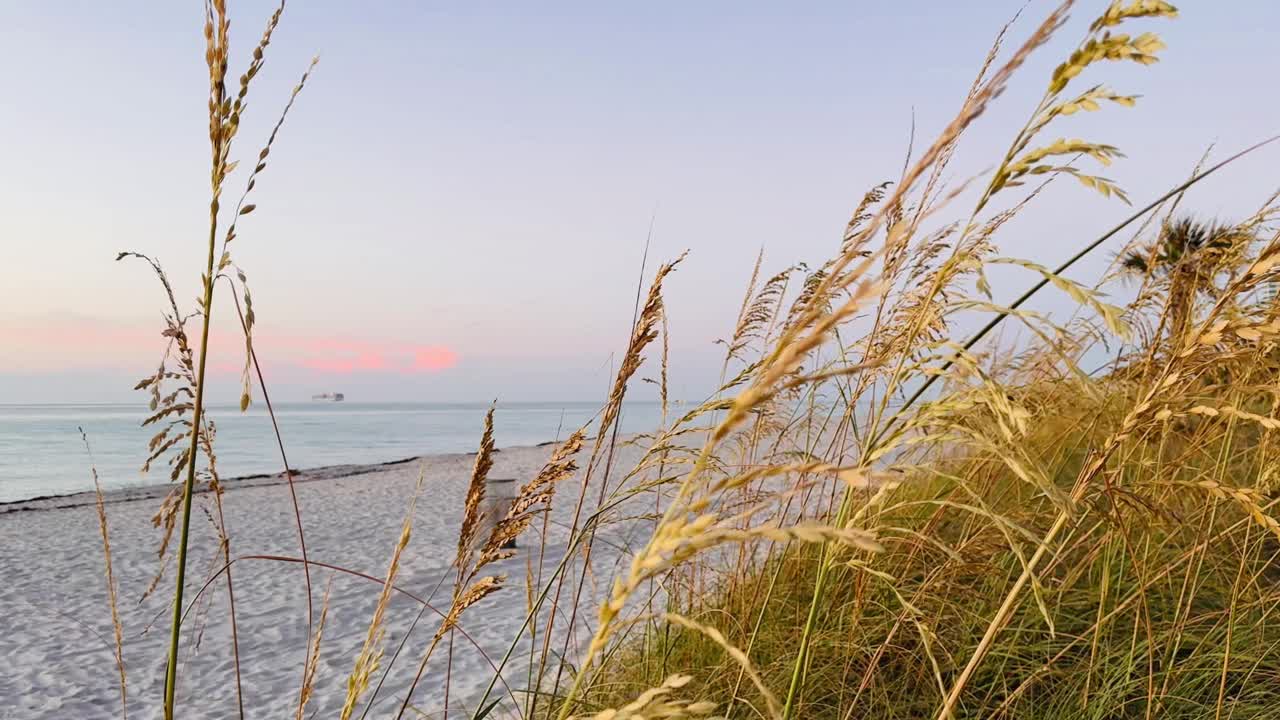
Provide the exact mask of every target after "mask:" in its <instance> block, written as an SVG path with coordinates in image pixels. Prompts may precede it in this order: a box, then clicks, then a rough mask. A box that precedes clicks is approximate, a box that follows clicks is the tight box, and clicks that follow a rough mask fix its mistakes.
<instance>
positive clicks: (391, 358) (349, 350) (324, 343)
mask: <svg viewBox="0 0 1280 720" xmlns="http://www.w3.org/2000/svg"><path fill="white" fill-rule="evenodd" d="M295 340H299V341H301V342H299V343H298V344H299V345H301V347H300V348H297V349H298V350H300V351H301V354H302V356H303V357H302V358H301V360H300V361H299V364H300V365H301V366H303V367H305V368H308V369H311V370H315V371H317V372H324V373H341V374H348V373H354V372H393V373H406V374H417V373H431V372H439V371H441V370H447V369H449V368H451V367H454V366H455V365H457V364H458V354H457V353H456V352H454V351H453V350H452V349H451V348H448V347H445V346H443V345H413V344H408V343H398V342H374V341H366V340H348V339H342V338H312V339H303V338H297V339H295Z"/></svg>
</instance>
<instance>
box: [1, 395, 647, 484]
mask: <svg viewBox="0 0 1280 720" xmlns="http://www.w3.org/2000/svg"><path fill="white" fill-rule="evenodd" d="M487 408H488V406H487V405H486V404H480V403H477V404H439V403H421V404H409V403H405V404H400V403H396V404H372V403H356V402H349V401H348V402H325V401H316V402H309V403H283V404H279V405H277V406H276V418H277V419H278V421H279V423H280V434H281V436H282V437H283V438H284V443H285V450H286V451H287V452H288V454H289V464H290V465H291V466H292V467H294V468H295V469H303V468H313V467H319V466H323V465H342V464H371V463H378V462H385V461H387V460H397V459H401V458H406V457H412V456H415V455H425V454H433V453H449V452H472V451H474V450H475V449H476V446H477V445H478V444H479V442H480V433H481V430H482V428H483V425H484V413H485V410H486V409H487ZM598 409H599V405H598V404H595V403H506V404H500V405H499V406H498V410H497V412H496V413H495V415H494V440H495V443H496V445H497V446H498V447H499V448H501V447H512V446H518V445H535V444H537V443H540V442H545V441H548V440H554V439H555V438H556V437H557V436H559V437H563V436H564V435H566V434H568V432H569V431H571V430H572V429H574V428H576V427H578V426H580V425H582V424H583V423H585V422H586V421H587V420H589V419H590V418H591V417H592V416H593V415H594V414H595V412H596V411H597V410H598ZM146 415H147V408H146V406H145V405H0V502H12V501H14V500H25V499H29V498H33V497H40V496H44V495H65V494H69V493H76V492H82V491H86V490H92V489H93V476H92V474H91V471H90V468H91V466H92V467H96V468H97V470H98V477H99V478H100V480H101V482H102V485H103V487H104V488H119V487H129V486H137V485H147V484H158V483H160V484H162V483H166V482H168V479H169V475H168V467H167V466H166V465H162V464H159V463H157V464H156V465H155V466H154V467H153V468H152V470H151V472H150V473H148V474H145V475H144V474H142V473H141V472H139V468H140V467H141V465H142V461H143V460H144V459H146V455H147V452H146V450H147V441H148V440H149V439H150V438H151V436H152V435H154V434H155V432H156V428H151V427H147V428H143V427H141V426H140V425H139V423H140V422H141V421H142V419H143V418H145V417H146ZM209 417H210V418H212V419H213V420H214V422H215V423H216V424H217V429H218V435H217V443H216V450H217V453H218V469H219V471H220V473H221V475H222V476H223V477H227V478H230V477H236V476H241V475H252V474H257V473H274V472H279V471H280V470H281V468H282V466H281V463H280V459H279V449H278V448H277V447H276V444H275V436H274V435H273V434H272V431H271V421H270V418H269V417H268V416H267V413H266V409H265V408H264V407H259V406H255V407H253V408H250V409H249V411H248V412H247V413H244V414H241V413H240V412H239V409H238V408H234V407H212V408H210V409H209ZM659 418H660V407H659V405H658V404H657V403H627V405H626V407H625V408H624V409H623V414H622V419H621V425H620V427H621V430H622V432H624V433H630V432H642V431H649V430H653V429H654V428H656V427H657V426H658V424H659ZM77 428H84V431H85V434H86V435H87V436H88V439H89V445H90V447H91V448H92V451H93V457H92V461H91V460H90V457H89V454H88V452H86V450H85V445H84V442H83V440H82V439H81V437H80V431H79V430H78V429H77Z"/></svg>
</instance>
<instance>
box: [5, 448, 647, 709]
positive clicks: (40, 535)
mask: <svg viewBox="0 0 1280 720" xmlns="http://www.w3.org/2000/svg"><path fill="white" fill-rule="evenodd" d="M552 449H553V447H552V445H551V444H550V443H545V444H543V445H540V446H535V447H512V448H503V449H501V451H500V452H498V453H496V454H495V455H494V467H493V470H492V471H491V472H490V478H494V479H497V478H514V479H516V480H517V481H519V482H524V481H526V480H528V479H529V478H531V477H532V476H533V475H534V474H536V473H537V471H538V469H539V468H540V467H541V466H542V465H543V464H544V463H545V462H546V460H547V458H548V457H549V455H550V453H551V451H552ZM637 458H638V450H637V449H635V448H634V447H631V446H626V445H620V447H619V449H618V452H617V453H616V454H615V457H614V467H618V468H623V469H629V468H631V467H633V466H634V464H635V461H636V459H637ZM474 459H475V456H474V454H465V453H455V454H441V455H429V456H423V457H420V458H411V459H405V460H400V461H396V462H391V463H386V464H381V465H371V466H370V465H364V466H356V465H348V466H333V467H326V468H319V469H314V470H303V471H300V472H299V473H297V474H296V475H295V482H294V487H295V489H296V492H297V498H298V505H299V507H300V508H301V513H302V522H303V527H304V529H305V532H306V542H307V550H308V553H309V556H310V559H311V560H312V561H313V562H322V563H328V564H332V565H336V566H340V567H343V568H347V569H350V570H354V571H358V572H362V573H366V574H368V575H372V576H374V577H377V578H382V577H383V576H384V575H385V573H386V569H387V564H388V561H389V559H390V557H391V554H392V551H393V549H394V546H395V543H396V540H397V538H398V537H399V535H400V530H401V525H402V522H403V520H404V518H405V515H406V512H407V510H408V507H409V501H410V499H411V498H412V496H413V494H414V487H415V484H416V483H417V481H418V479H419V476H420V475H421V476H422V478H423V490H422V493H421V495H420V497H419V498H418V501H417V508H416V513H415V517H414V522H413V531H412V536H411V539H410V542H409V545H408V547H407V549H406V550H405V553H404V556H403V558H402V563H401V568H400V575H399V577H398V579H397V581H396V585H397V586H398V587H400V588H402V589H404V590H407V591H409V592H411V593H414V594H416V595H418V596H420V597H423V598H426V597H428V596H430V597H431V598H432V599H431V604H432V605H433V606H435V607H436V608H438V609H440V610H445V609H447V606H448V604H449V597H450V593H451V588H452V579H453V573H454V571H453V569H452V567H451V563H452V560H453V558H454V555H455V553H456V547H457V531H458V528H459V523H460V519H461V515H462V508H463V499H464V496H465V493H466V487H467V482H468V479H469V477H470V474H471V470H472V465H473V463H474ZM580 462H582V463H583V464H585V452H584V457H583V458H581V459H580ZM581 472H582V471H581V470H580V471H579V473H578V476H577V477H575V478H573V479H570V480H568V481H566V482H564V483H562V484H561V486H560V488H559V492H558V494H557V497H556V499H555V502H554V504H553V508H552V512H551V514H550V523H549V525H548V531H547V533H548V542H547V551H546V556H545V557H544V558H543V567H544V568H545V569H546V570H545V571H546V572H549V571H550V570H552V569H554V567H555V565H556V563H558V562H559V561H560V559H561V558H562V557H563V553H564V550H565V545H566V539H567V536H568V527H567V526H568V524H569V523H570V521H571V519H572V514H573V505H574V502H575V501H576V499H577V496H578V491H579V487H580V485H579V484H578V483H579V479H580V477H581ZM594 483H595V480H594V479H593V485H594ZM226 486H227V490H226V491H225V493H224V495H223V503H224V508H225V514H226V521H227V526H228V531H229V535H230V547H231V555H232V557H240V556H246V555H277V556H287V557H298V556H299V555H300V553H299V546H298V529H297V525H296V520H295V516H294V509H293V505H292V504H291V501H290V490H289V485H288V483H287V482H286V481H285V480H284V478H283V476H282V475H269V476H259V477H254V478H248V479H241V480H233V481H228V482H227V483H226ZM165 490H167V487H166V486H161V487H151V488H134V489H126V490H112V491H109V492H108V493H106V494H105V496H104V499H105V507H106V512H107V518H108V523H109V529H110V541H111V550H112V561H113V570H114V574H115V578H116V581H117V584H118V592H119V595H118V597H119V607H120V615H121V624H122V626H123V634H124V663H125V667H126V671H127V679H128V683H127V691H128V711H129V713H128V714H129V717H130V718H159V717H161V699H162V696H163V684H164V673H165V652H166V648H167V643H168V634H169V626H170V612H171V605H170V602H169V600H170V598H171V596H172V592H173V582H174V580H173V571H172V567H170V568H169V569H168V571H166V574H165V576H164V578H163V579H162V580H161V581H160V583H159V585H158V587H157V589H156V590H155V592H154V593H153V594H151V595H150V596H148V597H146V598H145V599H143V596H144V593H145V591H146V589H147V587H148V585H149V584H150V583H151V581H152V579H153V578H154V577H155V574H156V571H157V569H158V567H159V565H158V562H157V555H156V550H157V547H158V543H159V540H160V537H161V533H160V531H159V530H158V529H156V528H154V527H153V526H152V522H151V519H152V516H153V515H154V514H155V512H156V510H157V508H158V507H159V505H160V500H161V495H162V494H163V492H164V491H165ZM594 501H595V491H594V489H592V491H591V492H590V493H589V494H588V508H589V509H590V508H592V507H593V506H594ZM212 508H213V504H212V502H210V496H208V495H204V496H201V498H200V500H199V502H198V503H197V504H196V507H195V509H194V510H193V513H192V526H191V527H192V535H191V544H192V548H193V549H192V559H191V561H190V565H189V571H188V574H187V578H188V582H187V583H186V587H187V589H186V599H187V602H188V603H190V602H191V600H192V599H193V598H196V596H197V593H198V592H199V591H200V589H201V587H202V586H203V585H204V584H205V582H206V580H207V578H209V577H210V576H211V575H212V574H213V573H215V572H216V571H218V570H219V569H220V568H221V567H222V566H223V564H224V563H223V562H222V557H221V554H220V553H219V552H218V547H217V535H216V531H215V529H214V524H213V522H212V520H211V516H210V515H209V514H208V513H209V512H212ZM643 524H644V523H643V522H631V523H617V524H613V525H609V526H607V527H606V528H604V529H603V530H602V531H601V533H600V536H599V538H598V540H597V543H596V546H595V547H596V551H595V553H594V555H593V560H592V565H593V571H594V572H593V573H592V575H594V576H595V577H596V578H600V577H606V578H607V577H609V575H610V570H611V568H612V567H613V566H614V565H615V563H617V562H618V561H619V560H620V559H621V558H622V556H623V554H624V552H625V549H626V548H627V547H629V546H633V545H634V544H635V542H636V541H637V540H639V541H643V539H644V537H643V532H642V531H643V530H644V529H645V528H643V527H641V525H643ZM541 525H542V523H541V521H540V520H538V521H535V523H534V526H533V527H531V528H530V530H529V531H528V532H527V533H526V535H525V536H524V537H522V538H521V541H520V544H519V545H520V547H519V554H518V555H517V556H516V557H515V558H512V559H509V560H505V561H502V562H501V564H500V566H499V568H498V569H499V570H501V571H503V572H506V573H507V574H508V575H509V576H510V577H509V580H508V584H507V587H505V588H504V589H502V590H500V591H498V592H497V593H496V594H494V595H491V596H489V597H488V598H486V599H485V600H484V601H482V602H481V603H480V604H479V605H477V606H475V607H473V608H471V610H469V611H468V613H467V614H466V615H465V616H464V618H463V620H462V623H461V628H462V630H464V631H465V633H466V635H465V636H464V635H462V634H459V635H458V636H457V637H456V639H455V645H454V647H455V650H454V660H453V664H452V670H451V675H452V680H451V694H450V703H451V711H450V717H455V716H463V717H465V715H463V714H462V712H461V711H462V710H463V709H466V710H467V711H468V712H469V710H470V709H471V708H472V707H473V703H474V701H475V699H476V698H477V697H478V696H479V694H480V693H482V692H483V690H484V688H485V687H486V686H487V685H488V683H489V680H490V678H491V677H492V674H493V670H492V668H491V666H490V665H489V661H488V660H486V657H485V656H486V655H487V656H488V658H490V659H492V661H493V662H497V661H498V659H500V658H501V657H502V655H503V653H504V652H506V650H507V647H508V643H509V642H510V640H511V638H513V637H515V636H516V635H517V630H518V629H519V628H520V625H521V623H522V622H523V621H524V619H525V614H526V608H527V604H526V588H525V578H526V568H527V567H528V566H527V565H526V563H527V562H529V561H530V558H529V554H530V553H532V554H533V555H534V557H533V558H532V560H533V561H534V566H535V567H534V572H535V573H536V572H537V569H536V561H537V559H538V558H537V553H538V545H539V542H538V538H537V536H536V533H537V532H538V531H540V530H541ZM104 568H105V565H104V555H103V547H102V540H101V535H100V531H99V523H98V515H97V510H96V507H95V497H94V496H93V494H92V493H89V494H80V495H73V496H62V497H53V498H43V499H36V500H28V501H23V502H17V503H7V504H3V505H0V569H2V574H3V577H4V578H5V582H4V583H3V584H0V698H4V700H5V702H4V703H3V704H2V705H0V718H4V720H35V719H36V718H68V719H75V720H94V719H96V718H119V717H121V706H120V690H119V676H118V671H117V669H116V665H115V660H114V650H113V645H114V643H113V641H112V634H113V630H112V622H111V615H110V609H109V604H108V600H107V590H106V579H105V572H104ZM573 577H574V578H576V577H577V575H576V574H575V575H574V576H573ZM589 577H590V576H589ZM232 579H233V583H234V592H235V600H236V621H237V624H238V631H239V636H238V642H239V649H240V676H241V682H242V686H243V697H244V705H245V714H246V716H247V717H254V718H282V717H293V715H294V713H295V710H296V706H297V699H298V691H299V687H300V685H301V681H302V674H303V666H304V660H305V655H306V646H307V604H306V589H305V584H304V574H303V571H302V565H300V564H295V563H287V562H280V561H270V560H254V559H246V560H243V561H239V562H236V563H235V564H234V565H233V567H232ZM331 579H332V586H331V589H330V599H329V606H328V611H327V612H328V615H327V621H326V625H325V631H324V637H323V642H322V645H321V651H320V661H319V671H318V676H317V678H316V690H315V694H314V696H313V698H312V699H311V701H310V704H309V705H308V715H310V714H311V713H312V712H315V713H316V717H336V716H337V714H338V711H339V709H340V708H341V705H342V702H343V699H344V696H345V692H346V680H347V676H348V674H349V673H350V672H351V669H352V664H353V663H354V661H355V658H356V656H357V655H358V653H359V651H360V647H361V645H362V644H363V642H364V640H365V635H366V631H367V629H368V625H369V620H370V617H371V616H372V614H373V610H374V607H375V605H376V601H377V597H378V593H379V590H380V586H379V584H377V583H374V582H370V581H368V580H366V579H361V578H358V577H354V576H351V575H347V574H344V573H340V572H334V571H331V570H328V569H325V568H322V567H313V570H312V582H313V584H314V587H313V597H314V603H315V613H316V615H317V616H318V615H319V613H320V605H321V599H322V596H323V595H324V592H325V587H326V585H327V584H328V583H329V582H330V580H331ZM571 584H572V583H571ZM433 590H434V594H433ZM602 592H604V589H603V588H598V587H593V585H592V582H591V581H590V580H589V581H588V583H587V586H586V588H585V590H584V593H583V596H584V598H592V599H594V598H598V597H600V595H601V593H602ZM420 609H421V605H420V604H419V603H418V602H417V601H415V600H413V599H411V598H409V597H407V596H405V595H403V594H396V595H394V596H393V598H392V601H391V604H390V605H389V608H388V611H387V628H388V632H387V636H386V639H385V647H386V653H387V657H386V658H384V660H383V667H384V668H385V667H386V666H387V664H388V661H389V659H390V657H391V655H392V654H393V653H394V652H395V651H396V647H397V646H398V645H399V643H400V642H401V641H402V639H403V638H404V634H405V631H406V630H407V629H408V628H409V627H410V625H411V624H413V623H414V620H415V618H416V617H417V616H418V614H419V610H420ZM594 614H595V613H594V603H593V602H592V601H588V602H587V603H586V604H585V606H584V608H583V610H582V612H581V615H580V616H584V617H585V618H587V619H588V620H593V619H594ZM228 620H229V612H228V602H227V587H226V584H225V583H224V582H222V581H221V580H219V581H217V582H214V583H212V584H210V585H209V587H208V589H207V590H206V591H205V593H204V594H203V595H200V596H199V601H198V603H197V604H196V609H195V610H194V611H193V612H192V613H191V614H190V615H189V617H188V619H187V620H186V622H185V623H184V627H183V630H184V641H183V646H182V653H183V655H182V657H183V667H182V668H181V670H180V674H179V687H178V708H179V715H180V716H181V717H183V718H228V717H235V716H237V714H238V710H237V693H236V681H235V666H234V659H233V653H232V637H231V629H230V625H229V622H228ZM437 624H438V618H437V617H435V616H433V615H432V613H431V612H430V611H428V612H427V613H426V614H425V615H424V616H423V617H422V619H421V621H420V622H418V624H417V627H416V629H415V630H414V632H413V633H412V634H411V635H410V636H409V639H408V641H407V642H406V643H405V645H404V650H403V655H402V656H401V657H400V658H399V659H397V660H396V661H395V663H394V666H393V668H392V671H391V673H390V674H389V676H388V677H387V679H386V683H385V686H384V687H383V688H382V690H381V691H380V692H379V693H378V695H377V699H376V703H375V705H374V707H373V710H372V711H371V712H370V713H369V716H370V717H387V716H391V717H394V715H395V711H396V710H397V709H398V706H399V702H400V700H401V699H402V698H403V695H404V690H405V689H406V688H407V687H408V684H409V682H410V680H411V678H412V676H413V674H414V672H415V670H416V669H417V666H418V663H419V661H420V659H421V656H422V653H423V652H424V651H425V648H426V646H427V645H428V643H429V642H430V640H431V636H432V634H433V633H434V631H435V628H436V626H437ZM467 636H469V637H470V640H468V639H467ZM472 640H474V642H475V643H476V644H477V645H479V647H480V648H483V650H484V653H483V654H482V653H481V652H480V651H478V650H477V649H476V647H474V646H473V645H472V644H471V641H472ZM524 642H525V643H526V646H524V647H521V648H519V649H518V650H517V653H516V656H515V659H513V661H512V662H511V663H510V664H509V665H508V667H507V670H506V671H505V673H504V676H505V680H506V684H508V685H510V687H511V688H514V689H516V691H517V693H518V691H519V689H521V688H524V687H527V686H528V683H527V680H526V677H527V675H526V674H527V672H528V669H529V668H528V662H527V659H526V658H527V655H526V653H527V650H528V648H527V639H526V640H525V641H524ZM444 661H445V653H444V652H443V650H442V651H438V652H437V653H436V654H435V655H434V656H433V658H432V660H431V663H430V665H429V667H428V668H427V672H426V675H425V679H424V680H423V682H422V683H421V684H420V685H419V687H418V689H417V691H416V692H415V693H414V696H413V700H414V703H413V704H414V706H415V707H417V708H419V709H420V710H422V711H424V712H427V713H429V716H430V717H440V715H439V710H440V706H441V705H442V701H443V697H444V674H445V662H444ZM380 673H381V671H379V674H380ZM376 684H377V676H375V681H374V683H373V685H376ZM371 692H372V690H371ZM506 693H507V690H506V689H505V688H504V685H503V683H499V685H498V687H497V688H496V689H495V692H494V694H493V695H492V696H491V698H492V699H496V698H498V697H505V696H506ZM370 694H371V693H370ZM368 696H369V695H368V694H366V698H367V697H368ZM510 706H511V700H510V699H509V698H508V699H506V700H504V702H503V704H502V705H501V706H499V711H501V710H502V709H503V708H509V707H510ZM361 709H362V708H361ZM501 714H503V713H501V712H499V713H498V715H501ZM356 716H357V717H358V716H359V712H357V714H356ZM407 716H413V715H412V713H409V714H408V715H407Z"/></svg>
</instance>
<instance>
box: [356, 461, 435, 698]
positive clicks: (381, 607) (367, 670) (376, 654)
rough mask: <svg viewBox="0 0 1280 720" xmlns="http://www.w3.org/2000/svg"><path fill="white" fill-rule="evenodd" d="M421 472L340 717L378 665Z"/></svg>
mask: <svg viewBox="0 0 1280 720" xmlns="http://www.w3.org/2000/svg"><path fill="white" fill-rule="evenodd" d="M425 472H426V470H425V468H424V469H423V470H420V471H419V472H418V484H417V485H416V486H415V487H414V490H413V496H412V497H411V498H410V499H409V509H408V512H406V513H405V517H404V524H403V525H402V526H401V528H400V539H399V540H398V541H396V547H395V551H394V552H393V553H392V554H391V562H390V563H388V564H387V574H386V578H385V579H384V580H383V584H382V592H380V593H379V594H378V603H377V605H375V606H374V609H373V618H372V619H370V621H369V629H368V630H367V631H366V633H365V638H364V645H362V646H361V648H360V654H359V655H358V656H356V661H355V665H354V666H353V667H352V668H351V674H350V675H349V676H347V696H346V700H345V701H344V702H343V704H342V712H341V713H340V714H339V717H340V718H341V719H342V720H350V718H351V714H352V713H353V712H355V709H356V705H357V704H358V703H359V702H360V698H361V696H363V695H364V693H365V691H366V690H368V689H369V678H371V677H372V676H373V674H374V673H375V672H377V671H378V667H379V666H380V665H381V662H382V652H383V649H382V641H383V638H384V637H385V636H386V632H387V629H386V627H385V625H384V621H385V615H386V612H387V605H388V604H389V603H390V602H391V593H392V591H393V590H394V589H395V588H394V585H395V579H396V575H397V574H398V573H399V572H400V557H401V555H403V554H404V549H405V548H406V547H408V545H409V536H410V534H411V532H412V529H413V513H414V508H415V507H416V505H417V503H418V496H419V495H421V494H422V483H423V479H424V478H425Z"/></svg>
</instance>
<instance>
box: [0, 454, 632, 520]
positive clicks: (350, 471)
mask: <svg viewBox="0 0 1280 720" xmlns="http://www.w3.org/2000/svg"><path fill="white" fill-rule="evenodd" d="M621 439H622V438H619V440H621ZM557 442H559V441H558V440H546V441H543V442H540V443H535V444H533V445H512V446H509V447H505V448H495V449H494V452H495V453H501V452H503V451H504V450H505V451H511V450H526V449H537V448H545V447H549V446H551V445H555V444H556V443H557ZM475 454H476V453H475V451H471V452H448V453H424V454H422V455H411V456H409V457H405V458H398V459H395V460H385V461H382V462H376V463H365V464H352V463H343V464H339V465H320V466H318V467H310V468H290V472H291V473H292V474H293V481H294V482H295V483H306V482H317V481H321V480H337V479H340V478H349V477H353V476H356V475H374V474H377V473H383V472H388V471H390V470H392V469H395V468H397V467H399V466H402V465H405V464H407V463H412V462H415V461H416V462H422V461H429V460H445V459H450V458H462V457H471V456H474V455H475ZM288 482H289V479H288V477H287V476H286V474H285V472H284V471H283V470H281V471H279V472H274V473H253V474H250V475H236V476H234V477H229V478H223V480H222V484H223V487H224V488H225V489H226V490H241V489H246V488H260V487H274V486H277V485H286V484H288ZM175 484H176V483H173V482H161V483H155V484H139V485H133V486H129V487H117V488H110V489H105V490H103V491H102V499H103V503H104V504H106V505H112V504H116V503H127V502H135V501H139V500H156V499H159V498H163V497H164V496H165V495H168V494H169V491H170V490H171V489H172V488H173V487H174V485H175ZM202 485H203V484H202ZM208 492H209V488H208V486H207V485H203V486H202V487H197V488H196V489H195V492H194V495H203V494H206V493H208ZM97 501H98V493H97V492H95V491H93V490H82V491H80V492H74V493H65V494H62V495H38V496H36V497H33V498H27V499H25V500H5V501H0V516H4V515H9V514H12V513H20V512H43V511H50V510H63V509H67V508H78V507H87V506H92V505H95V504H96V503H97Z"/></svg>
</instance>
